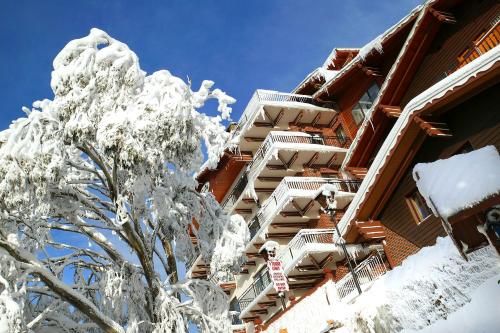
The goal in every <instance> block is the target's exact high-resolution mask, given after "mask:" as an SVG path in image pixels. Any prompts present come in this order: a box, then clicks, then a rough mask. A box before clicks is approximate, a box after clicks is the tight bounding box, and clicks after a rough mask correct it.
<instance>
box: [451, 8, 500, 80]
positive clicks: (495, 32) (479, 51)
mask: <svg viewBox="0 0 500 333" xmlns="http://www.w3.org/2000/svg"><path fill="white" fill-rule="evenodd" d="M498 44H500V17H497V18H496V19H495V20H494V21H493V22H492V23H491V27H490V29H488V31H486V32H485V33H484V34H483V35H482V37H481V38H479V39H478V40H476V41H474V42H473V43H472V45H471V46H470V48H469V49H468V50H467V51H466V52H465V53H464V54H462V55H461V56H460V57H458V59H457V62H456V63H455V64H453V66H452V67H451V68H450V69H449V70H448V71H447V72H446V74H447V75H450V74H451V73H453V72H454V71H456V70H458V69H459V68H461V67H463V66H465V65H467V64H468V63H470V62H472V61H473V60H474V59H476V58H479V57H480V56H481V55H483V54H484V53H486V52H488V51H489V50H491V49H493V48H494V47H495V46H497V45H498Z"/></svg>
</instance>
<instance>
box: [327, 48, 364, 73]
mask: <svg viewBox="0 0 500 333" xmlns="http://www.w3.org/2000/svg"><path fill="white" fill-rule="evenodd" d="M339 51H346V52H349V51H352V52H358V51H359V48H346V47H335V48H334V49H333V50H332V52H330V54H329V55H328V57H327V58H326V59H325V62H324V63H323V68H327V67H328V65H330V64H331V63H332V61H334V60H335V59H336V58H337V53H338V52H339Z"/></svg>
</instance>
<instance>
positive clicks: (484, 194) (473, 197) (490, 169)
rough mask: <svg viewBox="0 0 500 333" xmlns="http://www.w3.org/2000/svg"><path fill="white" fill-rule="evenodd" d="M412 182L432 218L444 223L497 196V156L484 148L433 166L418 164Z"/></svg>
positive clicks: (499, 159)
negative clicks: (429, 209) (433, 215)
mask: <svg viewBox="0 0 500 333" xmlns="http://www.w3.org/2000/svg"><path fill="white" fill-rule="evenodd" d="M413 178H414V179H415V181H416V182H417V186H418V190H419V192H420V193H421V194H422V195H423V196H424V198H425V200H426V201H427V204H428V206H429V207H430V208H431V209H432V210H433V211H434V214H436V215H438V214H439V215H440V216H441V217H443V218H445V219H447V218H449V217H450V216H453V215H455V214H456V213H458V212H460V211H462V210H464V209H467V208H470V207H472V206H474V205H475V204H477V203H479V202H481V201H483V200H485V199H487V198H489V197H492V196H494V195H496V194H498V193H500V156H499V155H498V152H497V150H496V148H495V147H494V146H486V147H484V148H481V149H478V150H474V151H471V152H470V153H466V154H459V155H455V156H452V157H450V158H447V159H443V160H437V161H435V162H432V163H418V164H417V165H415V167H414V168H413ZM436 210H437V211H436Z"/></svg>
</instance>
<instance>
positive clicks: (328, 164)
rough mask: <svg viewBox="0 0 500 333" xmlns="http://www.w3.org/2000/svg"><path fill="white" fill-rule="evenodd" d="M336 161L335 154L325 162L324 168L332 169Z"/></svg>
mask: <svg viewBox="0 0 500 333" xmlns="http://www.w3.org/2000/svg"><path fill="white" fill-rule="evenodd" d="M336 160H337V153H334V154H333V156H332V157H331V158H330V159H329V160H328V162H326V167H327V168H332V167H333V165H334V164H335V161H336Z"/></svg>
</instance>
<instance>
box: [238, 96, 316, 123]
mask: <svg viewBox="0 0 500 333" xmlns="http://www.w3.org/2000/svg"><path fill="white" fill-rule="evenodd" d="M265 102H299V103H307V104H314V103H315V102H314V100H313V98H312V97H311V96H307V95H298V94H289V93H282V92H278V91H272V90H262V89H258V90H256V91H255V93H254V94H253V96H252V98H251V99H250V101H249V102H248V104H247V107H246V108H245V110H244V111H243V114H242V115H241V118H240V121H239V122H238V128H240V129H242V128H244V127H245V125H246V124H247V122H248V121H249V120H250V119H253V118H254V116H255V114H256V112H258V110H259V108H260V105H261V104H265Z"/></svg>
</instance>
